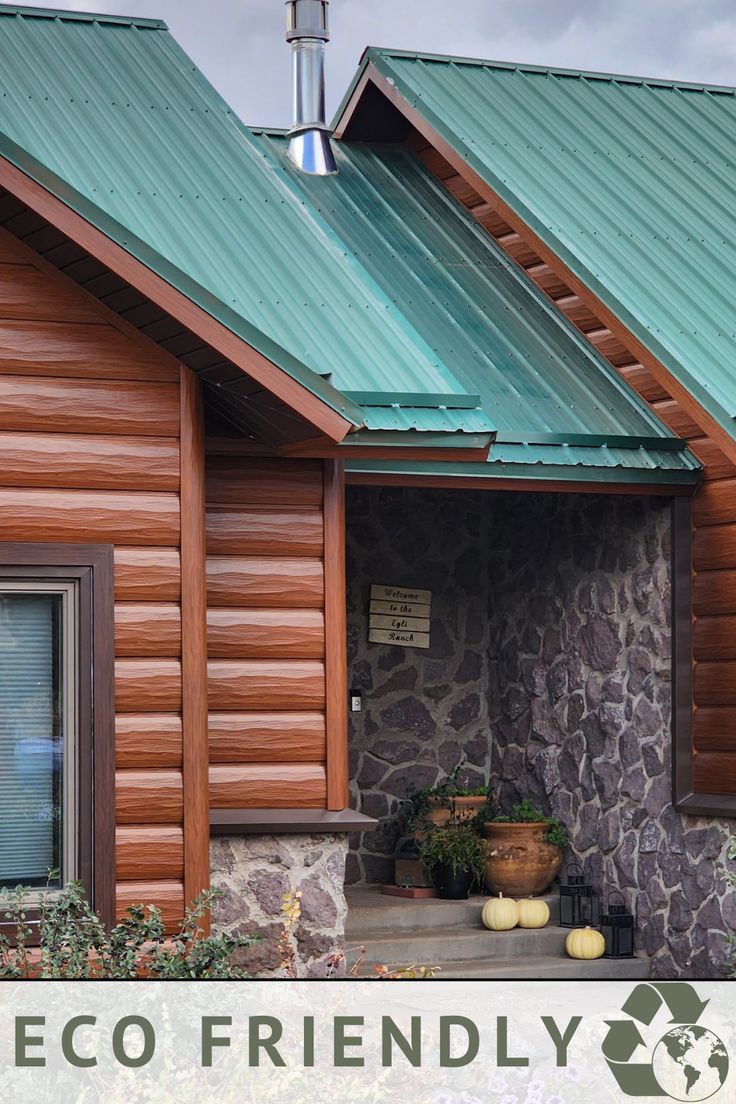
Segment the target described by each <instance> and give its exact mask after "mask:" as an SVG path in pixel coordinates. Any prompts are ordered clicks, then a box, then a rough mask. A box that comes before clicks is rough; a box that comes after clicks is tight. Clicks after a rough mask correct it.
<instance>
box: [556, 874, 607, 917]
mask: <svg viewBox="0 0 736 1104" xmlns="http://www.w3.org/2000/svg"><path fill="white" fill-rule="evenodd" d="M565 874H566V876H567V881H566V882H561V883H560V927H561V928H586V927H588V928H595V927H597V926H598V922H599V919H600V899H599V897H598V894H597V893H596V892H595V891H594V889H593V886H592V885H591V884H590V882H586V880H585V874H584V872H583V868H582V866H579V865H578V863H570V865H569V866H568V867H567V870H566V871H565Z"/></svg>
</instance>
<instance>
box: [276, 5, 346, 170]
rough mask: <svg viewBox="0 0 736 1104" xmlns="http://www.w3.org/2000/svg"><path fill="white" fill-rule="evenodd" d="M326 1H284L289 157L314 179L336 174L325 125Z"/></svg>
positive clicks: (328, 37) (327, 33)
mask: <svg viewBox="0 0 736 1104" xmlns="http://www.w3.org/2000/svg"><path fill="white" fill-rule="evenodd" d="M328 4H329V0H286V41H287V42H290V43H291V56H292V67H293V86H292V87H293V98H294V99H293V102H294V113H293V119H294V123H293V126H292V128H291V130H290V131H289V138H290V141H289V156H290V157H291V159H292V161H293V162H294V164H295V165H296V167H297V168H298V169H300V170H301V171H302V172H305V173H312V174H313V175H314V176H329V175H330V174H331V173H336V172H337V165H336V164H335V157H334V154H333V152H332V147H331V145H330V133H329V130H328V129H327V124H326V123H325V43H326V42H329V39H330V35H329V32H328V29H327V5H328Z"/></svg>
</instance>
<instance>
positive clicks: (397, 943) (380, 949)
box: [346, 923, 567, 966]
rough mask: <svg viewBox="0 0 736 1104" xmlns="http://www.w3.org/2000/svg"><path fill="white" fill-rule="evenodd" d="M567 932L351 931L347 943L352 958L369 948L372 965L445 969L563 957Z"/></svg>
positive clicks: (467, 929)
mask: <svg viewBox="0 0 736 1104" xmlns="http://www.w3.org/2000/svg"><path fill="white" fill-rule="evenodd" d="M566 936H567V931H566V930H565V929H564V928H558V927H556V926H548V927H546V928H535V929H525V928H514V929H513V931H508V932H492V931H487V930H486V929H485V928H484V927H482V926H481V925H480V924H479V923H478V924H476V925H474V926H472V927H471V926H467V927H459V926H452V927H439V926H438V927H436V928H422V929H418V930H412V931H396V932H394V933H393V934H392V933H389V932H379V933H375V934H368V935H365V934H364V933H362V932H356V931H355V930H354V929H351V930H350V931H349V933H348V936H347V939H346V944H347V950H348V954H349V956H350V957H351V958H352V957H355V955H356V953H357V952H358V950H359V949H360V947H364V948H365V953H366V959H367V960H368V961H369V962H372V963H373V962H378V963H381V962H383V963H386V964H393V963H398V964H400V965H403V966H406V965H409V964H411V963H418V964H420V965H424V966H438V965H439V966H441V965H443V963H445V962H467V961H468V960H475V961H477V960H485V959H489V958H504V959H508V958H517V957H518V958H527V957H528V956H530V955H560V956H561V955H563V953H564V949H565V938H566Z"/></svg>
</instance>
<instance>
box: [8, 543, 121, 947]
mask: <svg viewBox="0 0 736 1104" xmlns="http://www.w3.org/2000/svg"><path fill="white" fill-rule="evenodd" d="M5 580H7V581H8V582H12V583H22V582H23V580H28V582H29V585H30V584H32V583H33V582H34V581H35V582H50V583H53V582H54V581H55V580H59V582H60V583H61V582H64V581H71V582H74V584H75V586H76V588H77V601H76V611H77V624H76V655H77V678H76V684H77V685H76V708H77V716H76V725H75V727H76V737H77V739H76V764H75V766H76V778H75V782H76V792H77V839H76V863H75V869H76V877H77V879H78V880H79V881H81V882H82V883H83V885H84V887H85V890H86V892H87V895H88V897H89V900H90V903H91V904H92V907H93V908H94V909H95V911H96V912H97V913H98V914H99V915H100V918H101V919H102V921H103V923H104V924H105V926H106V927H107V928H109V927H111V926H112V924H113V923H114V921H115V758H114V754H115V688H114V678H115V651H114V610H115V607H114V596H113V585H114V566H113V548H112V545H95V544H15V543H0V590H2V586H3V581H5ZM28 922H29V925H30V927H31V930H32V933H33V934H32V938H31V943H33V942H37V938H34V937H37V931H36V928H37V925H38V910H37V909H33V908H31V909H29V911H28ZM0 931H2V932H3V934H5V935H7V936H10V937H12V936H13V934H14V926H13V925H12V924H9V923H7V922H6V921H0Z"/></svg>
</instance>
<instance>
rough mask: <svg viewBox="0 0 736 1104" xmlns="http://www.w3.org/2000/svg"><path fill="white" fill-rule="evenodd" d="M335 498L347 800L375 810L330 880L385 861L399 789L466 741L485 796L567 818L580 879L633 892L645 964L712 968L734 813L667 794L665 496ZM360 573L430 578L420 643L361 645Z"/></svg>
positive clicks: (449, 759)
mask: <svg viewBox="0 0 736 1104" xmlns="http://www.w3.org/2000/svg"><path fill="white" fill-rule="evenodd" d="M348 516H349V541H348V547H349V558H348V565H349V566H348V579H349V580H350V600H349V620H350V651H351V662H352V668H351V670H352V684H353V685H356V686H359V687H361V688H362V689H363V690H364V694H365V698H364V712H363V713H362V714H359V715H357V716H356V715H354V716H353V723H352V735H351V765H352V767H353V778H354V783H353V790H354V800H355V803H356V806H357V807H358V808H361V809H362V811H364V812H367V813H369V815H373V816H378V817H379V819H380V821H381V825H380V829H379V831H378V832H377V833H375V834H374V835H373V837H372V838H371V837H370V836H367V835H366V836H364V837H362V838H361V837H356V838H355V839H353V840H352V841H351V847H352V850H351V854H350V856H349V859H348V876H349V878H350V879H351V880H355V881H357V880H366V881H380V880H383V879H384V878H385V877H387V876H389V875H390V856H391V855H392V854H393V853H394V852H395V850H396V848H397V847H401V846H402V838H403V831H404V829H403V826H402V815H401V808H400V801H399V799H400V796H401V795H402V794H403V793H404V792H405V791H404V787H405V786H406V784H407V783H413V784H415V785H417V784H418V785H421V784H424V783H426V782H433V781H434V780H435V779H436V778H438V777H439V776H441V774H442V773H444V772H445V771H446V770H448V769H450V768H451V767H452V766H453V765H454V763H455V762H457V761H458V760H459V758H460V757H461V756H462V755H466V756H467V758H468V760H469V762H470V763H471V764H472V766H473V769H474V771H476V772H477V774H478V776H480V775H482V774H483V773H484V772H485V771H486V770H490V775H491V781H492V784H493V785H494V787H495V789H496V792H497V793H498V795H499V799H500V802H501V804H502V806H503V807H508V806H509V805H510V804H511V803H513V801H515V800H517V799H518V798H521V797H532V798H534V799H535V800H536V801H537V802H538V803H539V804H540V805H541V806H542V807H543V808H544V809H545V810H546V811H551V812H553V813H555V814H556V815H557V816H559V817H560V819H562V820H563V821H564V822H565V823H566V824H567V825H568V827H569V829H570V832H571V837H572V852H573V854H574V855H575V856H576V857H579V858H580V859H581V860H582V861H583V862H584V865H585V868H586V871H587V872H588V874H589V876H590V878H591V879H592V880H593V882H594V883H595V884H596V886H597V887H598V888H599V889H600V890H601V891H602V892H603V893H604V894H606V893H608V892H609V891H610V890H611V889H613V888H620V889H621V890H622V891H623V893H624V895H625V897H626V899H627V902H628V904H629V906H630V907H632V908H633V909H635V911H636V915H637V924H638V929H639V940H640V945H641V946H642V947H643V948H644V949H645V950H646V951H647V952H648V953H649V954H650V955H651V956H652V957H653V960H654V961H653V974H654V976H657V977H674V976H693V977H708V976H718V975H719V974H720V973H722V971H723V967H724V963H725V962H726V960H727V957H728V953H727V943H726V932H727V930H728V929H729V927H731V926H736V897H735V896H734V895H733V894H730V895H729V893H727V891H726V890H727V887H726V884H725V879H724V878H723V876H722V873H720V871H721V869H722V865H723V862H724V859H725V852H726V848H727V842H728V838H729V836H730V833H731V830H732V828H733V827H734V824H733V822H730V821H727V820H713V819H708V820H705V819H698V818H693V817H682V816H680V815H678V814H677V813H676V812H675V811H674V809H673V808H672V805H671V801H670V798H671V736H670V728H669V725H670V691H671V662H670V661H671V625H670V569H669V562H670V545H669V542H670V529H669V526H670V512H669V505H668V503H667V502H666V501H663V500H655V499H637V498H633V497H632V498H628V497H625V498H624V497H618V496H611V497H603V496H584V497H583V496H574V495H570V496H565V495H553V494H549V495H529V494H509V493H505V494H489V493H485V494H484V493H482V492H449V491H448V492H442V491H419V490H414V491H400V490H391V489H380V490H379V489H372V488H371V489H369V488H361V489H353V490H351V492H350V498H349V514H348ZM371 582H381V583H393V584H397V585H402V584H406V585H411V586H418V587H429V588H431V589H432V590H433V592H435V594H434V595H433V624H432V649H431V651H430V652H425V653H421V652H418V651H410V650H403V649H393V648H383V647H380V646H376V645H368V644H367V626H366V614H367V590H368V586H369V584H370V583H371ZM412 764H415V765H414V766H412ZM571 857H572V856H571Z"/></svg>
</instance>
